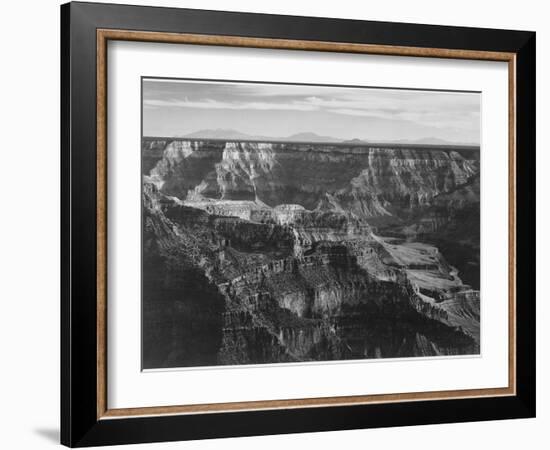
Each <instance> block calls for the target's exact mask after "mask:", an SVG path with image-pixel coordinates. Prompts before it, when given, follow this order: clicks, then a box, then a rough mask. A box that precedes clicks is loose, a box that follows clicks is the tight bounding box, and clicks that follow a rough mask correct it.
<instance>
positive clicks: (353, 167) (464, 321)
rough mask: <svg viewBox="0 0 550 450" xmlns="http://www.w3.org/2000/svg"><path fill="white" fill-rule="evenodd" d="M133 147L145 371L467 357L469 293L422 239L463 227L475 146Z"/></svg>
mask: <svg viewBox="0 0 550 450" xmlns="http://www.w3.org/2000/svg"><path fill="white" fill-rule="evenodd" d="M162 147H163V150H162V152H161V151H159V148H162ZM143 153H144V157H145V159H146V160H147V161H148V164H147V166H145V165H144V190H143V197H144V198H143V205H144V207H143V211H144V213H143V218H144V233H143V236H144V238H143V246H144V252H143V254H144V259H143V276H144V282H143V286H144V338H145V339H144V342H146V341H148V336H149V337H151V340H152V342H157V343H159V342H160V343H161V344H162V345H163V346H164V348H166V349H170V350H169V351H168V350H167V351H166V352H164V353H163V354H158V352H156V353H155V351H154V348H156V347H155V345H150V346H149V347H147V346H145V347H144V364H145V366H146V367H175V366H188V365H214V364H244V363H254V364H256V363H267V362H285V361H311V360H330V359H354V358H377V357H401V356H429V355H449V354H473V353H477V352H478V351H479V292H478V291H477V290H476V288H475V287H472V286H470V285H468V284H466V283H464V282H463V281H462V279H461V277H460V271H459V270H457V269H456V267H455V264H454V263H452V264H450V263H449V262H448V261H447V254H445V253H444V252H442V251H441V248H440V246H439V245H437V244H434V242H435V241H438V240H439V241H444V237H445V236H446V235H453V230H454V233H455V235H460V234H464V230H463V228H464V227H463V226H462V225H461V224H460V223H459V222H460V221H459V218H460V215H461V214H468V211H469V210H472V211H473V213H470V215H471V216H472V217H473V218H471V220H472V221H473V222H475V220H476V217H475V208H476V202H477V204H479V182H478V181H476V177H477V174H478V173H479V155H478V153H476V151H475V150H471V149H466V150H464V149H458V150H457V149H434V148H412V149H407V148H391V147H388V148H378V147H374V148H373V147H368V146H359V147H358V146H341V145H337V146H330V145H317V144H313V145H309V144H288V143H249V142H219V141H212V142H210V141H185V140H173V141H169V140H167V141H154V142H148V141H144V145H143ZM478 217H479V212H478V213H477V224H479V218H478ZM457 218H458V219H457ZM428 223H429V224H431V225H426V224H428ZM420 237H422V241H420V239H419V238H420ZM470 240H471V241H472V242H473V243H475V236H474V237H473V238H471V239H470ZM477 242H479V241H477ZM474 250H475V249H474ZM474 250H472V252H473V251H474ZM463 259H464V258H463ZM466 259H468V258H466ZM148 348H149V349H148Z"/></svg>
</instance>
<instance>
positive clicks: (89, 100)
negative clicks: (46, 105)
mask: <svg viewBox="0 0 550 450" xmlns="http://www.w3.org/2000/svg"><path fill="white" fill-rule="evenodd" d="M61 17H62V98H61V106H62V162H61V164H62V205H63V213H62V248H61V251H62V329H61V332H62V380H61V382H62V399H61V403H62V443H63V444H65V445H68V446H89V445H104V444H122V443H137V442H154V441H168V440H184V439H202V438H209V437H224V436H245V435H259V434H274V433H293V432H309V431H323V430H340V429H352V428H366V427H381V426H397V425H414V424H426V423H442V422H460V421H477V420H490V419H505V418H516V417H533V416H534V414H535V360H534V358H535V356H534V355H535V352H534V348H535V347H534V346H535V342H534V333H535V330H534V327H535V322H534V314H535V303H534V263H535V259H534V248H535V245H534V198H535V197H534V161H535V151H534V142H535V127H534V123H535V85H534V78H535V72H534V67H535V56H534V55H535V34H534V33H531V32H525V31H507V30H489V29H474V28H457V27H443V26H427V25H412V24H396V23H381V22H365V21H350V20H340V19H321V18H308V17H291V16H271V15H257V14H248V13H229V12H214V11H200V10H186V9H168V8H150V7H136V6H124V5H106V4H103V5H100V4H93V3H70V4H67V5H63V6H62V8H61Z"/></svg>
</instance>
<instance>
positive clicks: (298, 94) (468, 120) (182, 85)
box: [144, 80, 480, 132]
mask: <svg viewBox="0 0 550 450" xmlns="http://www.w3.org/2000/svg"><path fill="white" fill-rule="evenodd" d="M144 107H146V108H149V109H151V108H184V109H190V110H192V109H206V110H208V109H211V110H238V111H243V113H245V112H246V111H250V113H251V114H254V111H266V112H267V111H294V112H296V113H300V112H304V113H308V112H319V113H324V114H336V115H340V116H355V117H365V119H367V118H369V117H370V118H374V119H386V120H396V121H407V122H410V123H412V124H417V125H419V126H432V127H435V128H443V127H453V128H458V129H463V130H466V131H469V132H476V130H477V131H478V130H479V119H480V117H479V111H480V95H479V94H477V93H453V92H440V91H420V90H404V89H382V88H357V87H333V86H307V85H285V84H268V83H265V84H256V83H236V82H202V81H172V82H170V81H166V80H163V81H162V82H157V81H155V80H145V81H144ZM296 117H299V116H296ZM297 120H300V119H299V118H298V119H297ZM304 120H305V116H304Z"/></svg>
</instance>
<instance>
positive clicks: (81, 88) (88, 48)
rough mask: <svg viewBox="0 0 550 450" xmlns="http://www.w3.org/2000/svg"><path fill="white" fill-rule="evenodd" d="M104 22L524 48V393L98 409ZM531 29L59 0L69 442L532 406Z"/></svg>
mask: <svg viewBox="0 0 550 450" xmlns="http://www.w3.org/2000/svg"><path fill="white" fill-rule="evenodd" d="M98 29H115V30H139V31H153V32H165V33H166V32H169V33H196V34H203V35H224V36H243V37H252V38H271V39H291V40H301V41H323V42H345V43H357V44H377V45H385V46H405V47H409V46H410V47H419V48H444V49H459V50H479V51H490V52H511V53H514V54H515V55H516V80H515V83H516V84H515V85H516V128H515V139H516V142H515V144H516V147H515V148H516V166H515V168H516V172H515V181H516V195H517V197H516V198H517V203H516V211H517V219H516V236H517V241H516V242H517V243H516V274H517V276H516V298H517V304H516V365H515V370H516V372H515V376H516V395H512V396H503V397H483V398H464V399H450V400H427V401H414V402H391V403H384V404H357V405H352V406H350V405H347V406H323V407H309V408H305V407H304V408H292V409H272V410H261V411H240V412H239V411H236V412H230V413H209V414H180V415H177V414H176V415H159V416H141V417H127V418H116V419H105V418H99V419H98V414H97V404H98V398H97V397H98V393H97V392H98V391H97V383H98V376H97V361H98V345H97V341H98V333H97V328H96V325H97V316H98V310H97V301H96V299H97V280H96V276H97V266H98V261H97V225H96V219H97V209H96V205H97V194H96V185H97V171H96V158H97V137H96V123H97V114H96V100H97V84H96V54H97V53H96V52H97V35H96V30H98ZM535 40H536V37H535V33H534V32H527V31H508V30H495V29H479V28H462V27H447V26H433V25H417V24H405V23H389V22H370V21H359V20H341V19H328V18H311V17H293V16H278V15H265V14H249V13H235V12H219V11H203V10H190V9H173V8H157V7H138V6H126V5H111V4H93V3H80V2H76V3H68V4H65V5H62V6H61V176H62V178H61V205H62V208H61V443H62V444H64V445H67V446H70V447H82V446H92V445H110V444H127V443H141V442H156V441H176V440H189V439H206V438H216V437H236V436H250V435H267V434H281V433H303V432H318V431H331V430H349V429H356V428H372V427H389V426H403V425H421V424H435V423H447V422H466V421H481V420H496V419H512V418H528V417H534V416H535V409H536V408H535V405H536V399H535V384H536V383H535V348H536V347H535V122H536V120H535V101H536V98H535Z"/></svg>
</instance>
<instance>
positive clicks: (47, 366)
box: [0, 0, 550, 450]
mask: <svg viewBox="0 0 550 450" xmlns="http://www.w3.org/2000/svg"><path fill="white" fill-rule="evenodd" d="M129 2H130V3H134V4H154V5H158V6H181V7H190V8H203V9H219V10H234V11H250V12H263V13H275V14H295V15H310V16H324V17H341V18H353V19H365V20H367V19H368V20H383V21H399V22H417V23H429V24H445V25H465V26H478V27H491V28H509V29H525V30H533V31H536V32H537V41H538V42H537V46H538V48H537V58H538V61H537V81H538V83H537V91H538V92H537V128H538V136H537V148H538V151H537V191H538V201H537V203H538V204H537V212H538V214H537V229H538V233H537V243H538V245H537V248H538V252H537V275H538V279H539V283H538V285H537V294H538V295H537V303H538V321H537V322H538V323H537V325H538V333H537V337H538V349H537V357H538V380H539V383H538V417H537V418H536V419H531V420H514V421H501V422H483V423H475V424H450V425H433V426H422V427H409V428H399V429H396V428H393V429H379V430H359V431H348V432H332V433H315V434H301V435H287V436H268V437H257V438H239V439H224V440H212V441H202V442H188V443H168V444H155V445H154V446H153V445H141V446H139V447H137V446H136V448H158V449H172V448H179V449H197V450H206V449H221V448H223V449H229V450H231V449H239V450H246V449H256V448H259V447H261V448H262V449H265V450H268V449H279V448H281V447H282V448H289V449H290V448H312V447H316V448H335V447H345V448H347V449H354V448H365V447H366V446H368V447H370V448H375V449H376V448H387V449H393V448H407V449H417V448H418V449H422V450H430V449H437V450H441V448H445V450H454V449H461V450H462V449H464V448H487V447H492V448H498V449H499V450H506V449H517V448H522V447H526V446H528V448H530V449H539V448H547V446H548V443H549V441H550V437H549V431H548V427H550V404H549V402H550V388H549V386H548V383H547V381H546V380H547V379H548V377H549V369H550V364H549V363H550V352H548V349H547V346H546V345H545V344H546V343H550V327H548V326H545V325H546V324H545V321H546V320H545V319H546V318H547V317H548V314H549V312H550V308H549V306H548V301H547V300H549V299H548V293H547V291H546V290H545V289H544V287H543V285H542V283H541V281H542V282H544V280H545V279H546V274H547V273H548V272H549V271H550V263H549V262H548V258H547V257H546V255H545V253H548V252H550V245H549V238H548V235H547V233H546V230H547V229H548V227H549V226H550V214H549V212H548V208H547V203H548V202H547V200H546V195H545V194H546V193H548V192H549V190H550V176H548V174H546V173H545V171H546V167H548V166H550V149H549V147H550V142H549V138H550V136H549V133H548V131H547V129H548V125H547V124H548V122H549V121H550V115H549V114H548V108H547V105H546V103H547V102H548V101H550V97H549V91H550V88H549V86H548V82H547V80H549V79H550V70H549V58H550V57H549V56H548V55H549V54H550V29H549V27H548V13H547V11H546V8H545V3H544V2H540V1H536V0H523V1H522V2H517V1H514V2H512V1H508V0H506V1H504V0H502V1H500V2H498V3H497V2H481V1H479V0H462V1H460V2H442V1H437V0H415V1H407V0H387V1H382V2H358V1H353V0H338V1H320V0H317V1H311V2H307V1H305V0H302V1H299V0H277V1H273V0H272V1H264V2H258V1H254V0H232V1H231V2H224V1H223V0H203V1H199V0H187V1H184V0H182V1H176V0H173V1H168V0H165V1H156V2H153V1H152V0H149V1H139V0H133V1H129ZM59 4H60V2H59V1H58V0H27V1H25V2H16V1H13V2H5V4H3V8H2V18H3V20H2V27H0V34H1V39H0V43H1V44H0V45H1V50H2V51H1V56H2V70H1V71H0V114H1V115H0V118H1V121H0V124H1V130H2V133H1V137H0V142H1V143H2V157H1V159H0V162H1V165H0V173H1V175H0V183H1V187H0V189H1V192H2V194H3V196H2V198H1V200H0V211H2V213H1V216H0V237H1V241H0V265H1V267H0V269H1V270H0V274H1V277H0V299H1V300H0V301H1V302H2V303H1V305H2V308H1V313H0V355H1V360H2V368H1V371H0V430H1V431H0V448H5V449H19V448H21V449H33V450H34V449H42V448H47V447H53V446H55V445H57V442H58V439H59V438H58V436H59V431H58V423H59V381H58V380H59V351H58V348H59ZM529 150H532V149H527V151H529Z"/></svg>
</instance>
